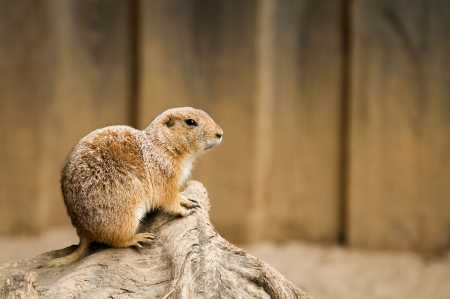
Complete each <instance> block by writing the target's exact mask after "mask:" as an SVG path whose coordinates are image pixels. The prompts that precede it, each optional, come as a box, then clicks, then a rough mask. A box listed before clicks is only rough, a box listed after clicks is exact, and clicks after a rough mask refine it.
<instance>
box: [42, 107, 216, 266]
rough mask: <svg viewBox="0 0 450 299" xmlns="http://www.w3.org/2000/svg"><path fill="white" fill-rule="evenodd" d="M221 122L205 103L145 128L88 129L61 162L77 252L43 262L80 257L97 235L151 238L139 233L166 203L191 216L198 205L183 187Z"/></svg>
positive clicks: (114, 240)
mask: <svg viewBox="0 0 450 299" xmlns="http://www.w3.org/2000/svg"><path fill="white" fill-rule="evenodd" d="M222 135H223V131H222V129H221V128H220V127H219V126H218V125H217V124H216V123H215V122H214V121H213V120H212V119H211V117H210V116H209V115H208V114H207V113H206V112H204V111H202V110H197V109H194V108H189V107H184V108H174V109H169V110H167V111H165V112H163V113H162V114H160V115H159V116H157V117H156V118H155V120H153V121H152V123H151V124H150V125H149V126H148V127H147V128H145V129H144V130H143V131H139V130H136V129H133V128H131V127H128V126H110V127H106V128H102V129H98V130H95V131H93V132H91V133H89V134H88V135H87V136H85V137H83V138H82V139H81V140H80V141H79V142H78V144H77V145H76V146H75V147H74V148H73V150H72V152H71V153H70V154H69V156H68V157H67V159H66V161H65V162H64V164H63V168H62V173H61V189H62V194H63V197H64V203H65V205H66V208H67V213H68V214H69V216H70V219H71V220H72V224H73V226H74V227H75V228H76V230H77V234H78V236H79V238H80V244H79V245H78V248H77V249H76V250H75V251H74V252H73V253H71V254H69V255H67V256H65V257H61V258H57V259H53V260H50V261H48V262H47V263H46V264H45V265H44V266H45V267H53V266H63V265H68V264H71V263H73V262H75V261H77V260H79V259H80V258H81V257H82V256H83V255H84V253H85V252H86V250H87V248H88V246H89V244H90V243H91V242H92V241H96V242H101V243H105V244H107V245H109V246H112V247H115V248H125V247H131V246H133V247H137V248H142V245H141V244H140V243H151V242H152V240H153V239H154V238H155V236H154V235H153V234H151V233H140V234H136V230H137V228H138V226H139V222H140V221H141V220H142V219H143V218H144V216H145V215H146V213H147V212H149V211H151V210H153V209H155V208H162V209H164V210H165V211H166V212H167V213H170V214H173V215H179V216H187V215H190V214H192V213H193V212H194V210H193V208H195V207H197V206H198V205H197V203H196V202H195V201H194V200H190V199H188V198H186V197H185V196H183V195H180V193H179V188H180V187H181V186H182V185H183V183H184V182H185V181H186V180H187V178H188V177H189V175H190V173H191V169H192V166H193V163H194V160H195V159H196V158H197V157H198V156H200V155H201V154H203V153H204V152H206V151H208V150H209V149H211V148H212V147H214V146H216V145H219V144H220V142H221V141H222Z"/></svg>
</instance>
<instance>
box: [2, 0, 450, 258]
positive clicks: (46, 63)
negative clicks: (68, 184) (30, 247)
mask: <svg viewBox="0 0 450 299" xmlns="http://www.w3.org/2000/svg"><path fill="white" fill-rule="evenodd" d="M449 53H450V2H449V1H446V0H384V1H381V0H376V1H373V0H353V1H350V0H345V1H344V0H323V1H314V0H282V1H275V0H259V1H257V0H249V1H241V0H217V1H210V0H168V1H161V0H148V1H146V0H141V1H139V0H133V1H125V0H122V1H119V0H115V1H87V0H66V1H60V0H48V1H43V0H36V1H24V0H14V1H13V0H0V232H2V233H23V232H26V233H28V232H40V231H43V230H45V229H47V228H48V227H50V226H54V225H61V224H68V223H69V220H68V217H67V216H66V213H65V210H64V206H63V203H62V200H61V196H60V193H59V182H58V180H59V169H60V165H61V164H62V162H63V160H64V158H65V156H66V155H67V154H68V152H69V151H70V149H71V147H72V146H74V145H75V143H76V142H77V141H78V140H79V139H80V138H81V137H82V136H84V135H85V134H87V133H88V132H90V131H91V130H93V129H95V128H99V127H102V126H106V125H113V124H129V125H132V126H135V127H137V128H144V127H145V126H146V125H147V124H148V123H149V122H150V121H151V120H152V119H153V118H154V117H155V116H156V115H157V114H159V113H160V112H162V111H163V110H165V109H166V108H170V107H175V106H194V107H198V108H201V109H204V110H206V111H207V112H208V113H209V114H210V115H211V116H212V117H213V118H214V119H215V120H216V121H217V123H218V124H219V125H220V126H221V127H222V128H223V129H224V132H225V134H224V142H223V143H222V145H221V146H220V147H218V148H217V149H215V150H214V151H213V152H211V153H209V154H208V155H205V156H204V157H202V159H200V161H199V163H198V165H197V167H196V171H195V172H194V178H195V179H198V180H200V181H202V182H203V183H204V184H205V186H206V187H207V189H208V191H209V193H210V197H211V200H212V205H213V206H212V211H211V217H212V222H213V223H214V224H215V225H216V227H217V229H218V231H219V232H220V233H221V234H222V235H223V236H225V237H226V238H227V239H229V240H231V241H233V242H245V241H253V240H259V239H262V238H265V239H272V240H280V241H283V240H288V239H306V240H312V241H319V242H328V243H333V242H338V241H343V242H344V243H346V244H349V245H352V246H361V247H371V248H410V249H417V250H437V249H442V248H445V247H448V246H449V245H450V55H449Z"/></svg>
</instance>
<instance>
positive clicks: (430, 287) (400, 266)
mask: <svg viewBox="0 0 450 299" xmlns="http://www.w3.org/2000/svg"><path fill="white" fill-rule="evenodd" d="M77 242H78V238H77V236H76V234H75V231H74V229H71V228H65V229H57V230H53V231H50V232H48V233H46V234H43V235H41V236H38V237H32V238H31V237H27V238H25V237H14V238H12V237H4V236H3V237H2V236H0V264H3V263H4V262H7V261H11V260H15V259H22V258H25V257H30V256H33V255H38V254H40V253H43V252H46V251H49V250H54V249H59V248H63V247H67V246H69V245H72V244H76V243H77ZM243 248H244V249H245V250H247V251H248V252H250V253H251V254H253V255H255V256H256V257H258V258H260V259H262V260H264V261H266V262H267V263H269V264H270V265H272V267H274V268H275V269H277V270H278V271H279V272H281V273H282V274H283V275H284V276H286V277H287V278H288V279H289V280H291V281H292V282H293V283H294V284H296V285H297V286H299V287H300V288H301V289H303V290H304V291H306V292H307V293H309V294H310V295H312V296H313V297H314V298H316V299H319V298H322V299H331V298H333V299H339V298H346V299H353V298H354V299H356V298H358V299H390V298H392V299H394V298H395V299H402V298H405V299H406V298H408V299H415V298H417V299H419V298H433V299H441V298H442V299H444V298H445V299H450V251H449V252H446V253H444V254H442V255H440V256H433V257H430V256H428V257H424V256H421V255H418V254H414V253H410V252H380V251H363V250H354V249H346V248H341V247H324V246H320V245H311V244H305V243H288V244H283V245H276V244H272V243H262V244H254V245H248V246H243Z"/></svg>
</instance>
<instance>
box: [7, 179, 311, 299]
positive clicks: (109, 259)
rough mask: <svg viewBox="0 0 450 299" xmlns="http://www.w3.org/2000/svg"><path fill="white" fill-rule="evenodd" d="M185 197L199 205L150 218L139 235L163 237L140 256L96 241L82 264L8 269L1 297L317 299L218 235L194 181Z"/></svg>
mask: <svg viewBox="0 0 450 299" xmlns="http://www.w3.org/2000/svg"><path fill="white" fill-rule="evenodd" d="M183 193H185V194H187V195H188V196H189V197H190V198H193V199H196V200H197V201H198V202H199V204H200V208H198V210H197V212H196V213H195V214H193V215H190V216H188V217H185V218H178V217H174V216H171V215H168V214H165V213H163V212H155V213H152V215H149V216H148V217H147V218H146V219H145V220H144V221H143V223H142V226H141V228H140V230H141V231H149V232H153V233H155V234H157V236H158V239H157V240H156V241H155V242H154V243H153V244H152V245H147V246H145V245H144V246H145V248H144V249H143V250H141V251H137V250H136V249H131V248H127V249H114V248H108V247H105V246H102V245H99V244H98V245H97V246H96V247H97V248H90V250H89V253H88V255H87V256H86V257H84V258H83V259H82V260H80V261H78V262H76V263H74V264H72V265H69V266H66V267H61V268H50V269H46V268H38V265H39V264H40V263H41V262H43V261H45V260H48V259H50V258H54V257H59V256H63V255H66V254H68V253H70V252H71V251H73V250H74V249H75V246H71V247H68V248H65V249H62V250H56V251H52V252H48V253H44V254H42V255H40V256H37V257H33V258H28V259H25V260H20V261H14V262H10V263H7V264H4V265H2V266H0V298H311V297H310V296H309V295H307V294H306V293H305V292H303V291H301V290H300V289H298V288H297V287H296V286H294V285H293V284H292V283H291V282H289V281H288V280H286V278H284V277H283V276H282V275H281V274H279V273H278V272H277V271H275V270H274V269H273V268H272V267H270V266H269V265H268V264H266V263H265V262H263V261H261V260H259V259H257V258H255V257H253V256H251V255H250V254H248V253H246V252H245V251H243V250H241V249H239V248H237V247H235V246H233V245H231V244H230V243H228V242H227V241H226V240H224V239H223V238H222V237H220V236H219V234H218V233H217V232H216V230H215V229H214V227H213V226H212V224H211V222H210V221H209V213H208V212H209V207H210V204H209V200H208V197H207V193H206V190H205V188H204V187H203V185H202V184H200V183H199V182H195V181H191V182H189V183H188V186H187V188H186V190H185V191H184V192H183ZM94 245H95V244H94ZM91 247H92V246H91ZM94 247H95V246H94Z"/></svg>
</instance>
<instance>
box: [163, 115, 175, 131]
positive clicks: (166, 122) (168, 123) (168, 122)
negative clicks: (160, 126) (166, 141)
mask: <svg viewBox="0 0 450 299" xmlns="http://www.w3.org/2000/svg"><path fill="white" fill-rule="evenodd" d="M164 125H166V127H168V128H170V127H172V126H173V125H175V121H174V120H173V118H172V117H170V116H167V117H166V118H165V119H164Z"/></svg>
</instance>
